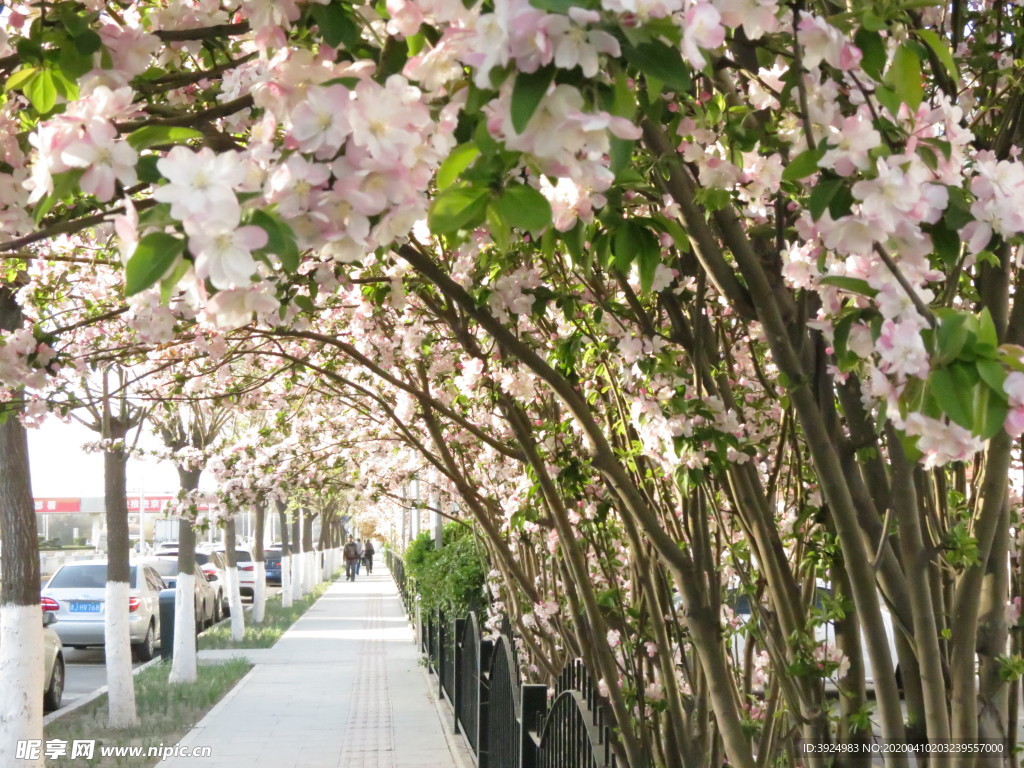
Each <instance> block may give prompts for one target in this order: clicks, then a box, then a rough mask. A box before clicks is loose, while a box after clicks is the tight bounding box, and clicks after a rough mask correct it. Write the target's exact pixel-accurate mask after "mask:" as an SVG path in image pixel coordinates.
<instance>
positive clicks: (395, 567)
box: [384, 548, 409, 613]
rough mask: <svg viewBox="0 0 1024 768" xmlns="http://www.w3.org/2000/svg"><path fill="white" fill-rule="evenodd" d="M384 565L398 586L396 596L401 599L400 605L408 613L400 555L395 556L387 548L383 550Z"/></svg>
mask: <svg viewBox="0 0 1024 768" xmlns="http://www.w3.org/2000/svg"><path fill="white" fill-rule="evenodd" d="M384 564H385V565H386V566H387V567H388V570H389V571H391V576H392V578H393V579H394V580H395V584H396V585H397V586H398V595H399V597H401V598H402V605H404V606H405V610H406V612H407V613H408V612H409V590H408V588H407V585H406V583H405V562H404V561H403V560H402V557H401V555H397V554H395V552H394V550H392V549H390V548H388V549H385V550H384Z"/></svg>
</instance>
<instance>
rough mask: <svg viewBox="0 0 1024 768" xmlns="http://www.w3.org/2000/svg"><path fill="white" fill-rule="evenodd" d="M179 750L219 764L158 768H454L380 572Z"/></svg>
mask: <svg viewBox="0 0 1024 768" xmlns="http://www.w3.org/2000/svg"><path fill="white" fill-rule="evenodd" d="M239 655H245V656H247V657H248V658H250V659H251V660H252V661H253V662H254V663H255V666H254V667H253V669H252V670H251V671H250V672H249V674H248V675H246V676H245V678H243V679H242V681H241V682H239V684H238V685H237V686H235V688H234V689H233V690H232V691H231V692H230V693H229V694H228V695H227V696H226V697H225V698H224V699H223V700H222V701H221V702H220V703H219V704H217V706H215V707H214V708H213V709H212V710H210V712H209V713H208V714H207V715H206V717H204V718H203V719H202V720H201V721H200V722H199V724H198V725H196V727H195V728H193V729H192V730H191V731H190V732H189V733H188V734H187V735H186V736H185V738H183V739H182V740H181V742H180V744H181V745H182V746H187V747H190V748H194V747H207V746H208V747H210V748H212V750H213V755H212V757H209V758H196V757H189V758H185V757H176V758H172V759H169V760H166V761H164V762H161V763H160V766H161V768H163V767H164V766H166V768H200V767H201V768H214V767H217V768H220V767H223V768H236V767H237V766H246V768H249V767H250V766H253V767H259V766H268V767H269V766H273V767H274V768H456V762H455V760H454V759H453V758H452V755H451V752H450V751H449V747H448V742H447V740H446V737H445V732H446V730H450V724H448V725H447V726H446V725H445V724H443V723H442V722H441V720H440V719H439V717H438V714H437V709H436V707H435V694H434V693H433V692H432V691H430V690H428V687H427V683H426V678H425V677H424V674H423V671H422V668H421V667H420V664H419V654H418V652H417V649H416V646H415V644H414V643H413V631H412V629H411V628H410V626H409V624H408V622H407V620H406V617H405V614H404V613H403V612H402V607H401V603H400V601H399V599H398V593H397V590H396V589H395V584H394V582H393V581H392V580H391V576H390V574H389V573H388V571H387V569H385V568H384V567H383V564H380V565H378V566H377V569H376V572H375V573H374V574H373V575H372V576H367V575H366V573H365V572H364V573H363V574H362V575H361V576H358V577H357V578H356V581H355V582H346V581H345V580H344V579H342V580H341V581H338V582H335V583H334V584H332V585H331V587H330V588H329V589H328V590H327V592H326V593H325V594H324V596H323V597H321V598H320V600H318V601H317V602H316V604H315V605H313V607H312V608H310V610H309V611H307V612H306V614H305V615H304V616H303V617H302V618H301V619H299V620H298V621H297V622H296V623H295V624H294V625H293V626H292V628H291V629H290V630H288V632H287V633H285V635H284V636H283V637H282V638H281V639H280V640H279V641H278V643H277V644H276V645H275V646H274V647H273V648H270V649H266V650H258V651H203V652H201V653H200V659H204V658H205V659H212V658H218V657H224V656H239Z"/></svg>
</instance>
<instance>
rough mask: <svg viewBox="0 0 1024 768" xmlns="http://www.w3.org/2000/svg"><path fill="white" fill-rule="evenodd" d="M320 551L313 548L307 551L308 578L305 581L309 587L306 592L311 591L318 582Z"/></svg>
mask: <svg viewBox="0 0 1024 768" xmlns="http://www.w3.org/2000/svg"><path fill="white" fill-rule="evenodd" d="M319 558H320V553H319V552H317V550H315V549H313V550H310V552H309V579H308V581H307V583H308V585H309V589H308V590H307V592H312V591H313V588H314V587H315V586H316V585H317V584H319V583H320V561H319Z"/></svg>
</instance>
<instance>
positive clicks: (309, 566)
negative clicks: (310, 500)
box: [302, 507, 320, 593]
mask: <svg viewBox="0 0 1024 768" xmlns="http://www.w3.org/2000/svg"><path fill="white" fill-rule="evenodd" d="M302 551H303V554H304V558H305V561H306V562H305V565H304V567H303V569H302V572H303V575H304V576H305V578H306V583H305V584H304V585H303V589H302V591H303V592H304V593H305V592H310V591H312V589H313V587H315V586H316V584H317V581H318V579H317V575H318V574H319V572H320V569H319V568H318V567H317V564H316V550H315V549H314V548H313V515H311V514H310V511H309V508H308V507H306V508H305V509H303V510H302Z"/></svg>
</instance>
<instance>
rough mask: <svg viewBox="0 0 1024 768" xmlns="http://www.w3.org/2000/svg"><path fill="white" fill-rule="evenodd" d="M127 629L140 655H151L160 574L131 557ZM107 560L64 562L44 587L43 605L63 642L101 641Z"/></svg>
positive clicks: (157, 631)
mask: <svg viewBox="0 0 1024 768" xmlns="http://www.w3.org/2000/svg"><path fill="white" fill-rule="evenodd" d="M128 585H129V593H128V595H129V597H128V633H129V635H130V636H131V642H132V650H133V651H134V652H135V655H136V657H137V658H138V659H139V660H140V661H149V660H150V659H151V658H153V651H154V649H155V648H156V644H157V643H158V642H159V641H160V601H159V598H160V590H162V589H163V588H164V583H163V580H162V579H161V578H160V574H159V573H157V571H155V570H154V569H153V568H152V567H151V566H149V565H145V564H139V563H134V564H132V565H131V567H130V569H129V577H128ZM106 588H107V561H106V560H77V561H74V562H70V563H65V564H64V565H62V566H61V567H60V569H59V570H58V571H57V572H56V573H55V574H53V576H51V577H50V580H49V581H48V582H47V583H46V586H45V587H44V588H43V591H42V602H43V610H44V611H46V612H51V613H53V614H54V615H55V616H56V617H57V619H59V621H57V623H56V624H55V625H54V626H55V629H54V631H55V632H56V634H57V636H58V637H59V638H60V640H61V642H62V643H63V644H64V645H70V646H71V647H72V648H87V647H89V646H100V645H103V642H104V636H105V632H104V612H105V608H106V605H105V603H106Z"/></svg>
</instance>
